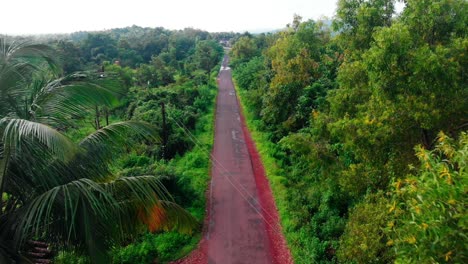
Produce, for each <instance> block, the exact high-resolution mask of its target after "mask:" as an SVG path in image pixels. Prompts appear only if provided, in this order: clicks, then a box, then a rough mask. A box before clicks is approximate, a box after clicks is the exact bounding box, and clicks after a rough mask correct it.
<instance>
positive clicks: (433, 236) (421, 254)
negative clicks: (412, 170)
mask: <svg viewBox="0 0 468 264" xmlns="http://www.w3.org/2000/svg"><path fill="white" fill-rule="evenodd" d="M416 152H417V156H418V158H419V160H420V163H421V165H420V168H419V172H418V174H417V175H410V176H408V177H407V178H406V179H404V180H398V181H396V182H395V183H394V189H393V201H392V204H391V207H390V211H391V212H392V213H393V218H394V219H393V222H392V223H391V224H390V227H389V228H388V230H387V231H388V234H389V235H390V236H391V237H392V238H393V240H391V241H389V242H390V243H393V244H394V245H395V247H394V248H395V251H396V255H397V262H398V263H445V262H449V263H468V255H467V253H468V237H467V233H468V213H467V208H468V205H467V202H468V198H467V195H466V190H467V189H466V186H468V170H467V168H468V134H467V133H466V132H465V133H461V135H460V138H459V141H458V143H455V142H453V140H452V139H450V138H448V137H447V136H445V135H444V134H442V133H440V134H439V137H438V145H437V147H436V148H435V149H434V150H432V151H428V150H425V149H424V148H422V147H417V148H416Z"/></svg>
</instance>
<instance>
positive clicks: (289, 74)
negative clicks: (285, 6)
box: [231, 0, 468, 263]
mask: <svg viewBox="0 0 468 264" xmlns="http://www.w3.org/2000/svg"><path fill="white" fill-rule="evenodd" d="M404 2H405V8H404V10H403V11H402V13H401V14H395V10H394V5H395V1H392V0H371V1H361V0H340V1H338V6H337V12H336V16H335V17H334V20H333V21H332V22H329V21H312V20H308V21H304V22H302V19H301V17H299V16H295V17H294V21H293V22H292V23H291V24H290V25H288V27H287V28H286V29H285V30H283V31H281V32H279V33H275V34H262V35H255V36H250V35H249V36H241V37H240V38H239V39H238V41H237V42H235V43H234V45H233V48H232V51H231V56H232V60H233V66H234V77H235V79H236V83H237V85H238V87H239V89H240V95H241V97H242V100H243V104H244V105H245V106H246V111H247V112H249V116H251V118H253V119H254V120H251V122H250V125H251V126H252V128H253V129H254V130H256V131H257V132H256V133H259V134H260V135H261V136H258V137H257V138H258V139H260V140H261V142H260V144H261V145H262V148H265V149H267V151H264V152H263V153H262V154H263V155H264V157H265V158H266V159H267V160H268V162H269V163H271V158H273V159H274V160H275V162H276V166H277V168H276V169H274V170H273V169H272V170H273V172H270V173H271V174H273V175H271V174H270V177H272V179H271V182H272V184H273V189H274V190H275V189H276V190H280V191H278V192H277V193H276V195H277V196H276V199H277V203H278V204H279V207H280V208H279V209H280V213H281V218H282V224H283V229H284V231H285V234H286V237H287V240H288V244H289V246H290V248H291V249H292V253H293V256H294V259H295V261H296V262H297V263H391V262H394V261H397V262H399V263H407V262H412V263H436V262H450V263H462V262H466V261H467V252H468V251H467V248H466V245H467V244H468V241H467V239H466V231H467V224H466V219H467V218H466V217H467V216H466V209H464V208H465V207H466V191H462V189H461V188H463V187H460V186H466V180H467V175H466V156H465V149H466V135H465V134H463V133H464V132H463V131H466V128H467V121H468V120H467V119H466V117H467V116H468V101H467V99H466V98H468V85H467V84H468V83H467V77H466V69H467V66H468V61H467V60H466V50H467V48H468V46H467V45H468V36H467V31H466V25H467V22H468V17H467V14H468V13H467V11H468V10H467V9H468V5H467V3H466V1H461V0H460V1H459V0H456V1H448V0H437V1H416V0H408V1H404ZM440 131H443V132H444V133H445V134H446V135H449V137H450V138H454V141H457V142H458V143H457V144H455V143H452V139H449V137H447V136H445V134H439V133H440ZM415 147H416V151H415ZM447 151H448V152H447ZM455 153H457V154H455ZM418 160H419V161H418ZM420 162H421V163H422V165H421V167H420V168H419V167H418V164H419V163H420ZM271 166H275V165H273V164H272V165H271ZM455 175H456V176H455ZM278 179H280V180H278ZM282 190H287V191H282ZM462 208H463V209H462ZM456 234H457V235H456Z"/></svg>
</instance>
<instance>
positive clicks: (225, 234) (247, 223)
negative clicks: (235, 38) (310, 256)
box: [173, 57, 293, 264]
mask: <svg viewBox="0 0 468 264" xmlns="http://www.w3.org/2000/svg"><path fill="white" fill-rule="evenodd" d="M227 64H228V58H227V57H225V58H224V61H223V67H222V68H221V71H220V74H219V78H218V84H219V93H218V98H217V106H216V125H215V140H214V147H213V152H212V155H213V157H214V158H213V161H212V171H211V184H210V188H209V190H208V194H207V201H208V202H207V216H206V219H205V224H204V231H203V233H204V235H203V239H202V241H201V242H200V244H199V247H198V249H197V250H195V251H194V252H192V253H191V254H190V255H189V256H188V257H187V258H185V259H182V260H179V261H176V262H173V264H182V263H183V264H206V263H208V264H230V263H232V264H242V263H246V264H247V263H248V264H257V263H258V264H260V263H262V264H263V263H278V264H289V263H293V261H292V258H291V254H290V252H289V249H288V248H287V245H286V241H285V239H284V236H283V235H282V233H281V226H280V225H279V217H278V211H277V209H276V206H275V202H274V199H273V196H272V193H271V189H270V186H269V183H268V180H267V178H266V176H265V170H264V167H263V165H262V162H261V159H260V156H259V154H258V152H257V149H256V147H255V143H254V142H253V140H252V137H251V135H250V133H249V131H248V128H247V126H246V124H245V119H244V116H243V115H242V112H241V110H240V106H239V103H238V99H237V96H236V94H235V91H234V85H233V83H232V77H231V70H230V69H229V68H228V67H227Z"/></svg>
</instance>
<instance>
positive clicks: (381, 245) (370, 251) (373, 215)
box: [337, 193, 394, 263]
mask: <svg viewBox="0 0 468 264" xmlns="http://www.w3.org/2000/svg"><path fill="white" fill-rule="evenodd" d="M387 205H388V200H387V199H385V197H384V196H383V195H382V193H377V194H370V195H367V197H366V199H365V200H364V201H363V202H361V203H359V204H357V205H356V207H355V208H354V209H352V210H351V213H350V216H349V219H348V222H347V224H346V228H345V231H344V234H343V235H342V236H341V239H340V248H339V250H338V252H337V255H338V260H339V262H340V263H391V262H393V260H394V254H393V252H392V251H391V249H390V247H389V246H388V245H387V244H388V238H387V236H386V234H385V233H384V227H385V226H386V225H387V223H388V221H389V214H388V209H387Z"/></svg>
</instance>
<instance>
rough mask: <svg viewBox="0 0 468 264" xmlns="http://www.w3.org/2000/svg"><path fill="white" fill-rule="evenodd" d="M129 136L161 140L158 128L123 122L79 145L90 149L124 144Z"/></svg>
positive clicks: (147, 124)
mask: <svg viewBox="0 0 468 264" xmlns="http://www.w3.org/2000/svg"><path fill="white" fill-rule="evenodd" d="M129 136H132V137H133V138H140V139H147V140H159V138H158V137H157V134H156V128H155V127H154V126H153V125H151V124H149V123H146V122H141V121H122V122H117V123H114V124H111V125H108V126H106V127H103V128H101V129H99V130H97V131H96V132H94V133H92V134H90V135H89V136H87V137H86V138H84V139H83V140H82V141H81V142H80V143H79V145H80V146H82V147H85V148H88V147H90V146H92V145H99V144H122V143H123V142H124V141H126V140H127V139H128V138H129Z"/></svg>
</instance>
